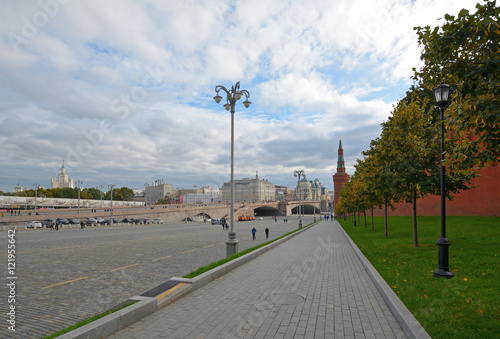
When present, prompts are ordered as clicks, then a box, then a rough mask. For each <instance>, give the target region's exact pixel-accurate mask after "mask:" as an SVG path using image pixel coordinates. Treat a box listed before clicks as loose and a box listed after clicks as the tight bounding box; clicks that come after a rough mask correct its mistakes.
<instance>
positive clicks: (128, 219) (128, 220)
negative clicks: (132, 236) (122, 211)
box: [122, 218, 134, 224]
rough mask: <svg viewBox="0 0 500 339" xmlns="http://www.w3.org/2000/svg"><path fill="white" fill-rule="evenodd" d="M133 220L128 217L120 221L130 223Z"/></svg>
mask: <svg viewBox="0 0 500 339" xmlns="http://www.w3.org/2000/svg"><path fill="white" fill-rule="evenodd" d="M133 222H134V221H133V220H132V219H130V218H125V219H123V220H122V223H124V224H131V223H133Z"/></svg>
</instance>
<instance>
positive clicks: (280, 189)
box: [274, 185, 293, 200]
mask: <svg viewBox="0 0 500 339" xmlns="http://www.w3.org/2000/svg"><path fill="white" fill-rule="evenodd" d="M274 187H275V189H276V200H292V199H293V190H292V189H290V188H288V187H286V186H278V185H274Z"/></svg>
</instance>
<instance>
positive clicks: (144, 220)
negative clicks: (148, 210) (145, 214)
mask: <svg viewBox="0 0 500 339" xmlns="http://www.w3.org/2000/svg"><path fill="white" fill-rule="evenodd" d="M141 222H142V224H143V225H146V224H150V223H151V222H150V221H149V219H147V218H142V219H141Z"/></svg>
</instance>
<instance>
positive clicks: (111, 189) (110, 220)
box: [108, 185, 115, 225]
mask: <svg viewBox="0 0 500 339" xmlns="http://www.w3.org/2000/svg"><path fill="white" fill-rule="evenodd" d="M113 188H115V185H108V189H109V190H110V191H111V197H110V198H111V204H110V208H109V224H110V225H113Z"/></svg>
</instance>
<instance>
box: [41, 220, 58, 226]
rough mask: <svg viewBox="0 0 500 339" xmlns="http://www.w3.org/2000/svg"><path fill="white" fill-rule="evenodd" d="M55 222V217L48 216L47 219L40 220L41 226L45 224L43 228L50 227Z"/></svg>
mask: <svg viewBox="0 0 500 339" xmlns="http://www.w3.org/2000/svg"><path fill="white" fill-rule="evenodd" d="M56 222H57V220H56V219H50V218H48V219H45V220H44V221H43V222H42V226H45V228H50V227H51V226H55V225H56Z"/></svg>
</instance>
